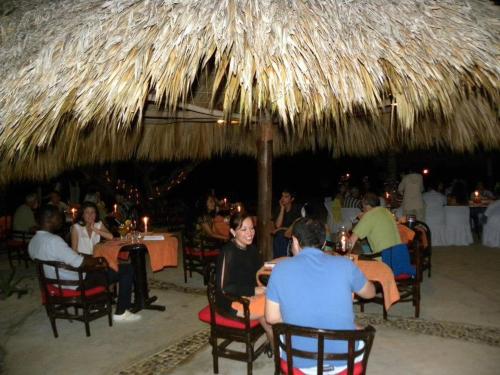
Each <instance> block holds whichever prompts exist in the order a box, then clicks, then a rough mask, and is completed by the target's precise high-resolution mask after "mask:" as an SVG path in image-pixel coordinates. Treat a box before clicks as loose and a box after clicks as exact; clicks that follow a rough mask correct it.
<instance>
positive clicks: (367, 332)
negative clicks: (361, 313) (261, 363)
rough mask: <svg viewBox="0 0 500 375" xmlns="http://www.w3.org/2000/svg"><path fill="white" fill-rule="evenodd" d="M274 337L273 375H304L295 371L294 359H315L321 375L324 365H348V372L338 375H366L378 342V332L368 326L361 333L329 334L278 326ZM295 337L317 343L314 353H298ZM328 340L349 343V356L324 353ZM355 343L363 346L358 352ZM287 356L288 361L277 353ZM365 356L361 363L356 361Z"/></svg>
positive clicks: (347, 354)
mask: <svg viewBox="0 0 500 375" xmlns="http://www.w3.org/2000/svg"><path fill="white" fill-rule="evenodd" d="M273 336H274V343H273V345H274V353H276V355H275V356H274V373H275V375H278V374H292V375H302V374H303V372H302V371H301V370H300V369H298V368H295V367H293V359H294V358H293V357H300V358H306V359H312V360H315V361H316V367H317V370H318V374H323V367H324V361H347V368H346V369H345V370H344V371H342V372H340V373H339V374H338V375H364V374H366V368H367V366H368V357H369V356H370V351H371V349H372V345H373V340H374V339H375V328H373V327H372V326H367V327H365V328H364V329H359V330H327V329H318V328H309V327H301V326H296V325H292V324H286V323H278V324H274V325H273ZM292 336H293V337H294V338H295V337H306V338H312V339H316V340H317V347H316V350H315V351H307V350H304V349H302V348H301V349H298V348H297V347H294V346H293V345H292ZM325 340H339V341H346V342H347V348H348V351H347V353H325ZM356 342H363V343H364V346H363V347H362V348H360V349H356ZM280 352H284V353H286V358H287V359H286V360H283V359H281V358H280V356H279V355H278V354H277V353H280ZM361 355H362V356H363V358H362V359H361V360H360V361H359V362H355V359H356V357H359V356H361Z"/></svg>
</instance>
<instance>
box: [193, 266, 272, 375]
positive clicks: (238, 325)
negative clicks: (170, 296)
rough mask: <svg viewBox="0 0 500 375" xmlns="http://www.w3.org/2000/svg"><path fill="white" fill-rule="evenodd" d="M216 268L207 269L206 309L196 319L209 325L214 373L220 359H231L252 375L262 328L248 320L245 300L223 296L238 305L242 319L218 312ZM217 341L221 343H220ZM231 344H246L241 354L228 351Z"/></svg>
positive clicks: (262, 332) (232, 350)
mask: <svg viewBox="0 0 500 375" xmlns="http://www.w3.org/2000/svg"><path fill="white" fill-rule="evenodd" d="M215 292H216V281H215V267H214V266H213V265H211V266H210V267H209V278H208V285H207V297H208V306H206V307H205V308H204V309H203V310H201V311H200V312H199V314H198V317H199V319H200V320H201V321H203V322H205V323H209V324H210V339H209V341H210V345H212V356H213V368H214V373H215V374H218V373H219V357H222V358H229V359H234V360H237V361H242V362H246V363H247V374H248V375H251V374H252V364H253V361H255V360H256V359H257V357H258V356H259V355H260V354H261V353H262V352H264V350H265V349H266V346H267V340H263V342H262V343H261V344H260V345H259V346H258V347H257V348H256V347H255V346H256V343H257V341H258V340H259V338H260V337H261V336H262V335H264V329H263V328H262V326H261V325H260V323H259V321H258V320H250V310H249V301H248V300H247V299H244V298H240V297H234V296H230V295H227V294H226V297H227V298H228V299H230V300H231V301H237V302H240V303H241V304H242V305H243V310H244V318H239V317H235V316H229V315H226V314H225V313H224V312H223V311H219V310H218V309H217V307H216V305H215ZM219 340H222V342H220V343H219ZM233 342H241V343H244V344H245V350H244V351H237V350H235V349H228V346H229V345H230V344H232V343H233Z"/></svg>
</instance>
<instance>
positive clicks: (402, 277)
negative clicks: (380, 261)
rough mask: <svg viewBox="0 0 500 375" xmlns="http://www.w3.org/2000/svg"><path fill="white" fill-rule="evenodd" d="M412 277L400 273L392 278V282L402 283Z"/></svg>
mask: <svg viewBox="0 0 500 375" xmlns="http://www.w3.org/2000/svg"><path fill="white" fill-rule="evenodd" d="M412 277H413V276H412V275H409V274H407V273H402V274H400V275H397V276H394V280H396V281H404V280H410V279H411V278H412Z"/></svg>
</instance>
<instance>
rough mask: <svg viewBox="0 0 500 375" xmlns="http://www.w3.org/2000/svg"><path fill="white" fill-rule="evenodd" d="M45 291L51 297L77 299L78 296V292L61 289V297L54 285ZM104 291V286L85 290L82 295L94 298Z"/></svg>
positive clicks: (48, 286)
mask: <svg viewBox="0 0 500 375" xmlns="http://www.w3.org/2000/svg"><path fill="white" fill-rule="evenodd" d="M47 289H48V291H49V293H50V295H51V296H53V297H68V298H71V297H79V296H80V290H74V289H62V295H61V293H59V288H58V287H57V286H55V285H52V284H50V285H47ZM105 291H106V288H105V287H104V286H96V287H95V288H91V289H86V290H85V291H84V294H85V296H86V297H91V296H95V295H96V294H100V293H103V292H105Z"/></svg>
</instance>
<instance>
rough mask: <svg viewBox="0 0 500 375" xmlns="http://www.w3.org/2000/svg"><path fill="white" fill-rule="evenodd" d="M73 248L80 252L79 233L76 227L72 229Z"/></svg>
mask: <svg viewBox="0 0 500 375" xmlns="http://www.w3.org/2000/svg"><path fill="white" fill-rule="evenodd" d="M71 248H72V249H73V250H74V251H76V252H78V232H77V231H76V229H75V227H74V226H73V227H71Z"/></svg>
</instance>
